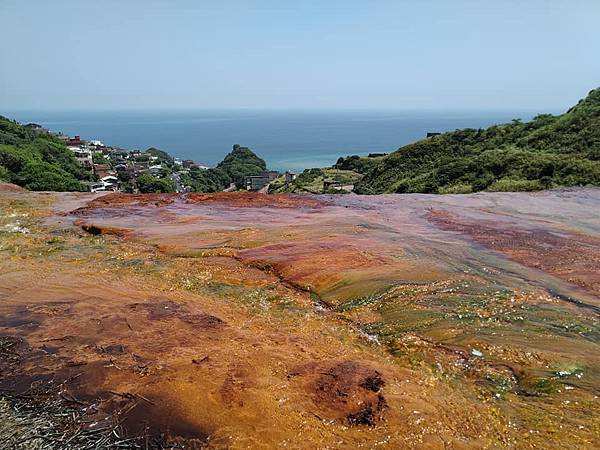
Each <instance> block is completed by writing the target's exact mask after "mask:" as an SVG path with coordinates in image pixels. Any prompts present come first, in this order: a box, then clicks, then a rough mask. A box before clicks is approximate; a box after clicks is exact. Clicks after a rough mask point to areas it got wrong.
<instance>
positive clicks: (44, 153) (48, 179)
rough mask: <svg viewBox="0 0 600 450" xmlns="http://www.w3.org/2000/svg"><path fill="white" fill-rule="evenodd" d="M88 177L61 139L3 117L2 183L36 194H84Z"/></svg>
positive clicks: (0, 138)
mask: <svg viewBox="0 0 600 450" xmlns="http://www.w3.org/2000/svg"><path fill="white" fill-rule="evenodd" d="M88 178H89V175H88V174H86V173H85V172H84V171H83V170H82V168H81V167H80V165H79V164H78V162H77V160H76V159H75V157H74V156H73V154H72V153H71V152H70V151H69V150H67V148H66V146H65V144H64V143H63V142H61V141H60V140H59V139H57V138H55V137H53V136H52V135H50V134H46V133H37V134H36V133H35V132H34V131H32V130H29V129H28V128H26V127H24V126H23V125H21V124H19V123H17V122H14V121H12V120H9V119H7V118H6V117H2V116H0V181H7V182H10V183H15V184H18V185H19V186H23V187H25V188H27V189H30V190H33V191H84V190H85V186H84V185H83V184H82V183H81V182H80V181H81V180H87V179H88Z"/></svg>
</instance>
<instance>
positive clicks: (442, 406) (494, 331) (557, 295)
mask: <svg viewBox="0 0 600 450" xmlns="http://www.w3.org/2000/svg"><path fill="white" fill-rule="evenodd" d="M567 200H568V201H567ZM599 214H600V191H599V190H595V189H579V190H570V191H550V192H546V193H538V194H530V193H518V194H491V193H490V194H477V195H464V196H426V195H398V196H373V197H359V196H353V195H348V196H332V197H331V196H329V197H323V198H322V199H321V198H317V197H310V196H309V197H302V196H285V195H281V196H267V195H260V194H254V193H231V194H229V193H228V194H224V193H218V194H189V195H169V194H149V195H127V194H109V195H104V196H95V195H92V194H68V193H30V192H16V191H8V192H6V190H5V191H3V192H1V193H0V390H1V392H0V396H1V397H3V398H6V399H7V401H9V403H10V402H13V401H18V402H22V401H27V402H30V403H28V408H29V409H27V411H32V414H35V411H36V408H39V407H40V404H39V402H40V401H42V402H50V403H51V404H52V405H54V406H53V407H57V408H64V409H62V410H60V411H63V412H64V411H66V410H68V411H70V413H69V414H72V413H73V414H75V415H74V416H73V417H76V423H77V424H79V425H76V426H75V428H69V429H66V428H65V429H60V433H62V434H60V436H62V435H64V433H67V432H69V430H71V431H72V430H73V429H75V430H81V429H83V428H81V427H82V426H85V427H88V428H89V429H90V430H92V432H94V433H101V432H102V430H103V429H107V427H108V426H109V424H112V425H110V426H114V424H115V423H116V424H118V426H119V427H120V428H122V429H123V433H125V437H126V438H127V439H134V438H136V437H141V438H143V440H142V441H139V442H142V443H149V444H148V445H150V446H152V445H159V444H158V443H160V445H163V446H167V448H169V446H170V447H173V446H176V445H180V446H183V447H184V448H233V449H236V448H240V449H241V448H284V447H289V448H393V449H396V448H511V447H514V448H521V447H523V448H524V447H538V448H542V447H543V448H594V447H598V444H599V442H598V437H599V436H600V428H599V427H600V424H599V423H598V421H597V417H598V415H599V414H598V412H600V411H599V410H598V403H597V396H598V395H599V394H600V393H599V390H598V386H599V385H600V384H599V383H600V352H599V351H598V350H599V348H598V344H599V340H600V328H599V326H598V318H599V314H600V309H599V308H600V303H599V298H598V273H599V271H598V255H599V254H600V252H599V251H598V250H599V249H600V246H599V238H598V236H599V235H600V217H599ZM23 399H24V400H23ZM0 401H1V400H0ZM36 402H37V403H36ZM44 404H46V403H44ZM3 411H4V412H3ZM1 414H7V413H6V412H5V410H4V409H1V408H0V415H1ZM11 417H12V416H6V417H5V416H2V419H3V421H5V422H6V423H8V422H7V421H8V420H9V419H10V420H12V419H11ZM69 417H70V416H69ZM77 427H80V428H77ZM0 433H1V429H0ZM99 435H100V434H99ZM65 436H66V435H65ZM32 442H33V441H32ZM106 442H108V441H106ZM131 442H133V441H131ZM144 445H145V444H144ZM107 446H108V444H107ZM142 448H143V447H142Z"/></svg>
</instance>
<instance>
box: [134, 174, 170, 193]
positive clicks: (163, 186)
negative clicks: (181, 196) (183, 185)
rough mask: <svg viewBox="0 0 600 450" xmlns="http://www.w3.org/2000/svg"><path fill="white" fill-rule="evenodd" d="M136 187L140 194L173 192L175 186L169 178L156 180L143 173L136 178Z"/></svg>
mask: <svg viewBox="0 0 600 450" xmlns="http://www.w3.org/2000/svg"><path fill="white" fill-rule="evenodd" d="M136 181H137V187H138V189H139V190H140V192H141V193H143V194H147V193H162V192H175V184H174V183H173V181H172V180H171V179H169V178H156V177H153V176H152V175H150V174H149V173H143V174H142V175H140V176H139V177H138V178H137V180H136Z"/></svg>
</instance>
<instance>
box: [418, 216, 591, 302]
mask: <svg viewBox="0 0 600 450" xmlns="http://www.w3.org/2000/svg"><path fill="white" fill-rule="evenodd" d="M427 219H428V220H429V221H431V222H432V223H434V224H436V225H437V226H439V227H440V228H442V229H444V230H451V231H457V232H459V233H463V234H466V235H468V236H470V237H471V238H473V239H474V240H475V241H477V242H479V243H481V244H483V245H485V246H486V247H489V248H492V249H494V250H496V251H499V252H501V253H504V254H505V255H507V256H508V257H509V258H511V259H513V260H515V261H517V262H519V263H520V264H523V265H525V266H528V267H534V268H536V269H540V270H542V271H544V272H548V273H550V274H552V275H555V276H557V277H560V278H562V279H564V280H566V281H568V282H570V283H574V284H576V285H578V286H581V287H582V288H584V289H586V290H588V291H589V292H590V293H592V294H594V295H596V296H598V295H600V237H594V236H586V235H584V234H581V233H577V232H569V231H563V230H560V229H559V230H547V229H543V228H542V229H541V228H533V229H522V228H513V227H512V225H511V224H510V223H501V222H500V223H499V222H493V221H469V220H464V219H461V218H460V217H458V216H455V215H453V214H451V213H449V212H446V211H439V210H432V211H430V212H429V213H428V214H427Z"/></svg>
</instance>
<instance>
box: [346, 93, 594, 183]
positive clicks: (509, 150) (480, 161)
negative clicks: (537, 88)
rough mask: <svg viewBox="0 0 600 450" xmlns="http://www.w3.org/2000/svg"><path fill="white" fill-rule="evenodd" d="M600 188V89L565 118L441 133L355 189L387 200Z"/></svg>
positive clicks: (384, 162)
mask: <svg viewBox="0 0 600 450" xmlns="http://www.w3.org/2000/svg"><path fill="white" fill-rule="evenodd" d="M585 185H600V88H599V89H595V90H593V91H591V92H590V93H589V94H588V96H587V97H586V98H585V99H583V100H581V101H580V102H579V103H578V104H577V105H576V106H574V107H572V108H571V109H569V110H568V111H567V112H566V113H564V114H562V115H557V116H553V115H551V114H542V115H539V116H537V117H535V118H534V119H533V120H531V121H530V122H526V123H523V122H521V121H520V120H513V122H512V123H509V124H504V125H494V126H492V127H489V128H487V129H471V128H468V129H463V130H456V131H453V132H449V133H443V134H441V135H439V136H435V137H432V138H428V139H423V140H421V141H418V142H415V143H413V144H409V145H406V146H404V147H401V148H400V149H398V150H397V151H395V152H393V153H391V154H390V155H388V156H386V157H384V158H380V159H379V160H378V161H377V162H376V163H374V164H372V166H371V167H370V169H368V170H367V171H366V173H365V176H364V177H363V178H362V180H361V181H360V182H358V183H357V185H356V186H355V191H356V192H358V193H363V194H379V193H384V192H425V193H467V192H474V191H482V190H488V191H521V190H537V189H546V188H552V187H558V186H585Z"/></svg>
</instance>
